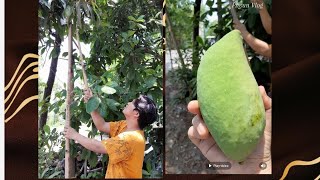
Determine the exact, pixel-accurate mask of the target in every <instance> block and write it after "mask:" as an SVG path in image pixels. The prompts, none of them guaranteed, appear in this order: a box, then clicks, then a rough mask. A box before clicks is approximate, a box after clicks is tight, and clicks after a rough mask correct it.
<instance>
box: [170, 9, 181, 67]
mask: <svg viewBox="0 0 320 180" xmlns="http://www.w3.org/2000/svg"><path fill="white" fill-rule="evenodd" d="M166 16H167V18H166V19H167V22H168V30H169V34H170V36H171V40H172V42H173V45H174V48H175V49H176V50H177V52H178V55H179V60H180V63H181V66H182V69H183V70H185V69H186V65H185V64H184V61H183V58H182V53H181V51H180V49H179V47H178V43H177V40H176V38H175V36H174V32H173V31H172V26H171V22H170V18H169V13H166Z"/></svg>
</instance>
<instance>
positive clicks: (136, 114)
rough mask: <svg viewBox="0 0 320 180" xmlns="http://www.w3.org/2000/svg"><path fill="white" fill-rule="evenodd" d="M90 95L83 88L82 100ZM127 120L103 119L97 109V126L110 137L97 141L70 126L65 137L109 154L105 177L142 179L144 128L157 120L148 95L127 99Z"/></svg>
mask: <svg viewBox="0 0 320 180" xmlns="http://www.w3.org/2000/svg"><path fill="white" fill-rule="evenodd" d="M91 97H92V92H91V90H90V89H89V90H87V91H85V97H84V101H85V102H88V100H89V99H90V98H91ZM122 112H123V114H124V115H125V117H126V120H122V121H118V122H110V123H109V122H105V120H104V119H103V118H102V117H101V115H100V114H99V112H98V111H97V110H95V111H93V112H92V113H91V117H92V119H93V122H94V124H95V126H96V127H97V129H98V130H99V131H101V132H105V133H108V134H109V135H110V138H109V139H106V140H103V141H101V142H100V141H98V140H95V139H90V138H87V137H85V136H82V135H80V134H79V133H78V132H76V131H75V130H74V129H73V128H71V127H65V130H64V134H65V137H66V138H69V139H73V140H75V141H78V143H80V144H81V145H82V146H84V147H85V148H86V149H88V150H91V151H94V152H96V153H104V154H108V155H109V163H108V167H107V173H106V175H105V178H142V165H143V158H144V150H145V138H144V132H143V128H144V127H146V126H148V125H149V124H152V123H153V122H154V121H155V120H156V119H157V108H156V105H155V103H154V102H153V101H152V100H151V99H150V98H148V97H147V96H144V95H140V96H139V98H137V99H134V100H133V101H131V102H129V103H128V104H127V105H126V107H125V108H124V109H123V111H122Z"/></svg>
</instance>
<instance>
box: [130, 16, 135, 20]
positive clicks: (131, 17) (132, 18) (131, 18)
mask: <svg viewBox="0 0 320 180" xmlns="http://www.w3.org/2000/svg"><path fill="white" fill-rule="evenodd" d="M128 19H129V20H131V21H136V18H134V17H133V16H128Z"/></svg>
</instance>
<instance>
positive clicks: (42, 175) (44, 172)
mask: <svg viewBox="0 0 320 180" xmlns="http://www.w3.org/2000/svg"><path fill="white" fill-rule="evenodd" d="M48 171H49V168H48V167H47V168H46V169H44V171H43V172H42V174H41V177H40V178H44V175H45V174H46V172H48Z"/></svg>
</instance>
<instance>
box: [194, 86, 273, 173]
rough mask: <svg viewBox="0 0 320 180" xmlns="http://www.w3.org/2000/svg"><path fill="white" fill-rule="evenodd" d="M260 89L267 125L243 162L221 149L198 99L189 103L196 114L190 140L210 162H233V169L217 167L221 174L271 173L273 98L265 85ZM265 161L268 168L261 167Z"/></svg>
mask: <svg viewBox="0 0 320 180" xmlns="http://www.w3.org/2000/svg"><path fill="white" fill-rule="evenodd" d="M259 89H260V93H261V96H262V99H263V103H264V107H265V110H266V127H265V131H264V135H263V136H262V137H261V140H260V142H259V144H258V145H257V148H256V149H255V151H254V152H253V153H252V154H251V155H250V156H249V157H247V159H246V160H245V161H244V162H243V163H241V164H239V163H238V162H236V161H233V160H230V159H228V158H227V157H226V156H225V155H224V153H223V152H222V151H221V149H220V148H219V146H218V145H217V143H216V141H215V140H214V137H212V136H211V134H210V132H209V130H208V128H207V126H206V124H205V123H204V121H203V119H202V117H201V112H200V108H199V104H198V101H191V102H190V103H189V104H188V109H189V111H190V112H191V113H193V114H196V116H195V117H194V118H193V119H192V126H191V127H190V128H189V131H188V136H189V138H190V140H191V141H192V142H193V143H194V144H195V145H196V146H197V147H198V148H199V149H200V151H201V152H202V154H203V155H204V156H205V157H206V158H207V159H208V160H209V161H210V162H230V163H231V169H228V170H219V169H217V171H218V172H219V173H221V174H271V151H270V148H271V98H270V97H268V96H267V94H266V91H265V89H264V87H263V86H259ZM263 162H264V163H266V165H267V166H266V169H262V168H260V167H259V165H260V163H263Z"/></svg>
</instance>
